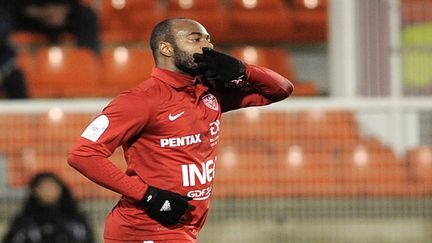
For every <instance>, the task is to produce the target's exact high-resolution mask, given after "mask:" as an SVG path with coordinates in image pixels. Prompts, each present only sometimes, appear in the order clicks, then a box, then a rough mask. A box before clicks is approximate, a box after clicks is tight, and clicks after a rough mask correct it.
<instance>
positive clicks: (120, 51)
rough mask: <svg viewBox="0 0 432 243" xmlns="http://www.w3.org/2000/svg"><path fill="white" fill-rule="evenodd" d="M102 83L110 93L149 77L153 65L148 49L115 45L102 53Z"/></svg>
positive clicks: (114, 93)
mask: <svg viewBox="0 0 432 243" xmlns="http://www.w3.org/2000/svg"><path fill="white" fill-rule="evenodd" d="M102 62H103V70H104V77H103V84H104V86H105V87H109V89H110V90H112V91H113V92H112V94H113V95H116V94H117V93H119V92H121V91H123V90H126V89H129V88H132V87H134V86H136V85H137V84H139V83H141V82H143V81H145V80H147V79H148V78H150V74H151V71H152V68H153V66H154V60H153V55H152V53H151V50H150V49H139V48H126V47H121V46H120V47H116V48H114V49H105V50H104V51H103V53H102Z"/></svg>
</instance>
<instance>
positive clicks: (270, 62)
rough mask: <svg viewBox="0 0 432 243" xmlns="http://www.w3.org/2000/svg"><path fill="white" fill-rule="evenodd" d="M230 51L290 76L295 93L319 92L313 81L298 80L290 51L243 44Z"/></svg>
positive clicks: (302, 94) (243, 58) (308, 93)
mask: <svg viewBox="0 0 432 243" xmlns="http://www.w3.org/2000/svg"><path fill="white" fill-rule="evenodd" d="M230 53H231V54H232V55H233V56H235V57H237V58H239V59H241V60H243V61H245V62H246V63H249V64H255V65H259V66H263V67H267V68H270V69H272V70H274V71H276V72H278V73H280V74H282V75H283V76H284V77H286V78H288V79H289V80H290V81H291V82H292V83H293V84H294V86H295V89H294V95H296V96H312V95H317V94H318V87H317V85H316V84H315V83H314V82H313V81H306V80H305V81H303V80H298V78H297V74H296V72H295V70H294V65H293V63H292V60H291V58H290V56H289V53H288V52H287V51H286V50H285V49H283V48H278V47H259V46H241V47H237V48H234V49H232V50H231V51H230Z"/></svg>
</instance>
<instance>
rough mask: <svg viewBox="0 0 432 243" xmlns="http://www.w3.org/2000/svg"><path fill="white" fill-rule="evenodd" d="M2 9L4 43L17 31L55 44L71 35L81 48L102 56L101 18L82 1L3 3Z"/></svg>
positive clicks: (2, 0) (8, 0) (0, 0)
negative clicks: (34, 34)
mask: <svg viewBox="0 0 432 243" xmlns="http://www.w3.org/2000/svg"><path fill="white" fill-rule="evenodd" d="M0 9H2V10H1V11H2V12H1V14H0V16H2V17H0V18H1V21H2V22H3V23H1V24H0V28H1V30H0V33H1V34H0V36H2V39H3V40H5V39H6V37H7V35H8V33H10V32H11V31H16V30H22V31H30V32H37V33H41V34H44V35H46V36H47V37H48V38H49V39H50V41H52V42H54V43H55V42H58V41H59V38H60V36H61V34H63V33H70V34H72V36H73V37H74V38H75V39H76V44H77V45H78V46H81V47H87V48H90V49H92V50H94V51H96V52H99V49H100V46H99V45H100V43H99V28H98V18H97V14H96V13H95V12H94V11H93V10H92V9H91V8H88V7H85V6H82V5H81V4H80V3H79V1H78V0H0Z"/></svg>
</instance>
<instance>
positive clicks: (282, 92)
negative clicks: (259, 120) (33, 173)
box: [68, 18, 293, 243]
mask: <svg viewBox="0 0 432 243" xmlns="http://www.w3.org/2000/svg"><path fill="white" fill-rule="evenodd" d="M150 46H151V48H152V51H153V56H154V60H155V64H156V67H155V68H154V69H153V71H152V73H151V77H150V78H149V79H148V80H146V81H144V82H142V83H141V84H139V85H138V86H137V87H135V88H132V89H130V90H127V91H125V92H122V93H121V94H120V95H118V96H117V97H116V98H114V100H112V101H111V102H110V103H109V104H108V106H107V107H105V108H104V109H103V111H102V114H100V115H99V116H98V117H97V118H96V119H95V120H94V121H93V122H91V124H90V125H89V126H88V127H87V128H86V129H85V130H84V132H83V133H82V134H81V137H80V140H79V142H78V144H77V145H76V147H75V148H74V149H73V150H72V151H71V152H70V154H69V157H68V162H69V164H70V165H71V166H72V167H74V168H75V169H77V170H78V171H80V172H81V173H82V174H84V175H85V176H87V177H88V178H90V179H91V180H92V181H94V182H95V183H97V184H99V185H101V186H104V187H106V188H108V189H111V190H113V191H115V192H118V193H120V194H121V195H122V197H121V199H120V200H119V202H118V203H117V205H116V206H115V207H114V208H113V210H112V211H111V212H110V213H109V215H108V216H107V219H106V224H105V233H104V239H105V242H106V243H120V242H123V243H124V242H141V243H142V242H149V243H150V242H155V243H156V242H166V243H174V242H182V243H184V242H197V236H198V233H199V231H200V230H201V228H202V227H203V225H204V222H205V220H206V218H207V215H208V210H209V206H210V199H211V193H212V184H213V179H214V175H215V167H217V166H216V165H217V152H218V140H219V134H220V128H221V113H222V112H227V111H230V110H235V109H239V108H243V107H248V106H262V105H267V104H270V103H273V102H277V101H280V100H283V99H285V98H287V97H288V96H289V95H290V94H291V92H292V91H293V86H292V84H291V83H290V82H289V81H288V80H287V79H286V78H284V77H282V76H281V75H279V74H277V73H275V72H274V71H271V70H269V69H266V68H263V67H259V66H255V65H250V64H247V63H244V62H241V61H239V60H237V59H235V58H234V57H231V56H229V55H226V54H223V53H221V52H218V51H216V50H214V49H213V44H212V43H211V41H210V35H209V33H208V32H207V30H206V29H205V28H204V27H203V26H202V25H201V24H200V23H198V22H197V21H195V20H192V19H186V18H177V19H168V20H164V21H162V22H161V23H159V24H157V25H156V26H155V28H154V29H153V32H152V35H151V40H150ZM251 132H252V131H251ZM119 146H122V147H123V150H124V157H125V159H126V161H127V169H126V171H125V172H123V171H121V170H120V169H119V168H118V167H116V166H115V165H114V164H113V163H112V162H111V161H110V160H109V159H108V157H110V155H111V154H112V153H113V151H114V150H115V149H116V148H117V147H119Z"/></svg>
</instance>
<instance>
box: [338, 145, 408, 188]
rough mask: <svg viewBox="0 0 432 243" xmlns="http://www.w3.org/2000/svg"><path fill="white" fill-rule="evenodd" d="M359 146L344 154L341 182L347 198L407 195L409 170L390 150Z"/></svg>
mask: <svg viewBox="0 0 432 243" xmlns="http://www.w3.org/2000/svg"><path fill="white" fill-rule="evenodd" d="M374 147H375V148H371V147H370V146H367V145H364V146H363V145H358V146H356V147H355V148H353V149H352V150H351V151H345V152H343V154H342V163H343V165H342V167H341V171H340V172H341V182H342V183H343V185H344V193H345V194H346V195H356V196H362V195H363V196H400V195H404V194H406V193H407V190H408V188H407V184H408V177H407V173H406V172H407V170H406V168H405V166H404V164H403V163H402V161H401V160H400V159H399V158H398V157H397V156H396V155H395V154H394V152H393V151H391V150H390V149H389V148H385V147H381V148H377V147H376V146H374Z"/></svg>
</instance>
